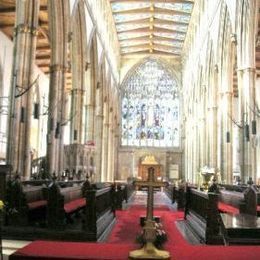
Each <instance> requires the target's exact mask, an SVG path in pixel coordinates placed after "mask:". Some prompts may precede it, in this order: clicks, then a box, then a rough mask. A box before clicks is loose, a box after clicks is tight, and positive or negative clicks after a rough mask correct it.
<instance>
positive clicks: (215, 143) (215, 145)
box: [211, 65, 218, 169]
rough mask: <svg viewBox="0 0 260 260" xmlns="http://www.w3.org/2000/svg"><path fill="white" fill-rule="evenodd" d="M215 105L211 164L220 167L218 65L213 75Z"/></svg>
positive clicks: (213, 110) (213, 108) (213, 109)
mask: <svg viewBox="0 0 260 260" xmlns="http://www.w3.org/2000/svg"><path fill="white" fill-rule="evenodd" d="M213 77H214V78H213V81H214V82H213V97H212V100H213V102H212V103H213V106H212V123H213V125H212V154H211V156H212V162H211V165H212V167H214V168H215V169H216V168H217V167H218V152H217V150H218V101H217V98H218V67H217V65H215V67H214V76H213Z"/></svg>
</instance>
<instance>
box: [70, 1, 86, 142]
mask: <svg viewBox="0 0 260 260" xmlns="http://www.w3.org/2000/svg"><path fill="white" fill-rule="evenodd" d="M73 14H74V15H73V16H72V28H73V30H72V48H71V53H72V57H71V58H72V97H71V115H70V118H71V124H70V143H83V141H84V139H83V138H84V133H83V124H84V110H83V108H84V95H85V70H86V45H85V43H86V40H87V36H86V33H87V32H86V16H85V9H84V2H83V1H82V0H81V1H78V3H77V6H76V7H75V11H74V13H73Z"/></svg>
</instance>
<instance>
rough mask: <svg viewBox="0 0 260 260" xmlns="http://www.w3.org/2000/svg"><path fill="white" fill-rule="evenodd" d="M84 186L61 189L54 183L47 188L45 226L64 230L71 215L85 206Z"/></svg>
mask: <svg viewBox="0 0 260 260" xmlns="http://www.w3.org/2000/svg"><path fill="white" fill-rule="evenodd" d="M83 187H84V185H83V186H82V185H80V184H79V185H76V186H72V187H65V188H61V187H60V185H59V184H58V183H56V182H53V183H51V184H50V186H49V187H48V208H47V224H48V227H49V228H54V229H64V228H65V225H66V224H67V223H68V222H71V221H72V219H71V214H73V213H77V212H78V211H79V210H80V209H82V208H84V207H85V206H86V198H85V196H84V191H83Z"/></svg>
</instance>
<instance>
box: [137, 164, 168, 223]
mask: <svg viewBox="0 0 260 260" xmlns="http://www.w3.org/2000/svg"><path fill="white" fill-rule="evenodd" d="M135 184H137V185H140V186H141V187H143V186H148V197H147V208H146V221H147V220H151V221H153V188H155V187H164V186H165V185H166V184H165V183H164V182H162V181H155V180H154V168H153V167H150V168H148V180H147V181H135Z"/></svg>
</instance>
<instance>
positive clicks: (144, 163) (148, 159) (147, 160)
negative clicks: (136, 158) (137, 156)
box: [138, 155, 161, 180]
mask: <svg viewBox="0 0 260 260" xmlns="http://www.w3.org/2000/svg"><path fill="white" fill-rule="evenodd" d="M151 167H152V168H154V176H155V179H156V180H158V179H159V180H160V179H161V164H160V163H159V162H158V161H156V159H155V157H154V156H153V155H147V156H145V157H144V158H143V159H142V160H141V161H140V164H139V167H138V178H139V179H141V180H147V178H148V169H149V168H151Z"/></svg>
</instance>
